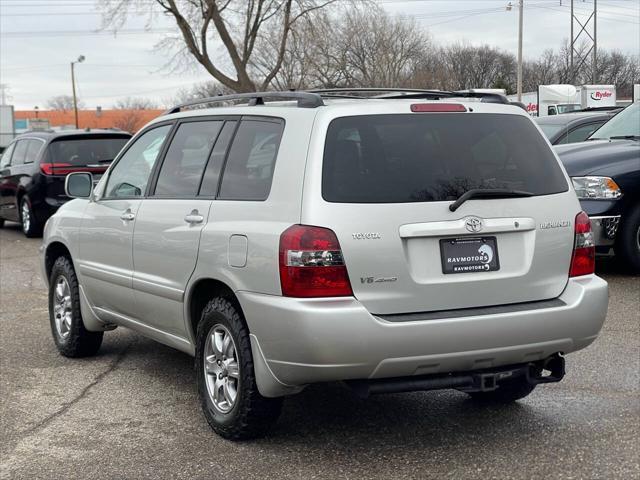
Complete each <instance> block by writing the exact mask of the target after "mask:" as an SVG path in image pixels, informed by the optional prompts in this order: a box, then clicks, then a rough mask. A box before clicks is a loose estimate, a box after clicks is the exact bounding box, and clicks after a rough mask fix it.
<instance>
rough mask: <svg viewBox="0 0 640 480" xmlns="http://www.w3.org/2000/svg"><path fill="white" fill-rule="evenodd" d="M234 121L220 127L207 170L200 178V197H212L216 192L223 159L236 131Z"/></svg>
mask: <svg viewBox="0 0 640 480" xmlns="http://www.w3.org/2000/svg"><path fill="white" fill-rule="evenodd" d="M237 123H238V122H236V121H227V122H225V124H224V127H222V131H221V132H220V135H218V140H216V144H215V145H214V147H213V151H212V152H211V157H210V158H209V163H207V169H206V170H205V172H204V177H203V178H202V186H201V187H200V195H204V196H213V195H215V194H216V192H217V190H218V179H219V178H220V170H221V169H222V163H223V162H224V157H225V156H226V155H227V149H228V148H229V143H230V142H231V139H232V138H233V132H235V130H236V124H237Z"/></svg>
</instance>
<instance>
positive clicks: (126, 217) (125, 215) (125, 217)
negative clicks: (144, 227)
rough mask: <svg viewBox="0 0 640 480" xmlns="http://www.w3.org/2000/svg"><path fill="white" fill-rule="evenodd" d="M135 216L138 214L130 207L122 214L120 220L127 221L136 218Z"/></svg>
mask: <svg viewBox="0 0 640 480" xmlns="http://www.w3.org/2000/svg"><path fill="white" fill-rule="evenodd" d="M135 218H136V216H135V215H134V214H133V213H132V212H131V210H129V209H127V211H126V212H124V213H123V214H122V215H120V220H124V221H125V222H130V221H131V220H135Z"/></svg>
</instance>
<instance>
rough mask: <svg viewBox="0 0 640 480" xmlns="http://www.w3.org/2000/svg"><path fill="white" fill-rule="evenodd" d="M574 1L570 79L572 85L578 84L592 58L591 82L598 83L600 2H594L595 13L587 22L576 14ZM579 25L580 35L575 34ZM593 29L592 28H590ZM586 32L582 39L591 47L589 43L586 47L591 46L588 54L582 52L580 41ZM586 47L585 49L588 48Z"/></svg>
mask: <svg viewBox="0 0 640 480" xmlns="http://www.w3.org/2000/svg"><path fill="white" fill-rule="evenodd" d="M573 2H574V0H571V62H570V79H571V83H575V82H576V76H577V74H578V73H579V72H580V69H581V68H582V67H583V66H584V65H585V64H586V63H587V60H589V56H591V75H590V77H591V82H592V83H598V58H597V54H598V28H597V19H598V0H593V11H592V12H591V15H589V18H587V21H586V22H582V21H580V18H578V17H577V16H576V14H575V10H574V8H573ZM576 23H577V24H578V26H579V27H580V28H579V29H578V33H577V34H576V33H575V29H574V26H575V24H576ZM589 27H591V28H589ZM583 32H584V35H585V36H586V37H588V40H587V38H585V36H582V38H583V39H584V40H585V41H587V42H588V41H589V40H590V42H589V43H591V45H590V46H589V44H588V43H587V45H586V46H589V48H588V49H587V51H586V53H583V52H581V51H580V50H579V49H580V45H579V43H578V40H579V39H580V38H581V35H582V33H583ZM586 46H585V48H586Z"/></svg>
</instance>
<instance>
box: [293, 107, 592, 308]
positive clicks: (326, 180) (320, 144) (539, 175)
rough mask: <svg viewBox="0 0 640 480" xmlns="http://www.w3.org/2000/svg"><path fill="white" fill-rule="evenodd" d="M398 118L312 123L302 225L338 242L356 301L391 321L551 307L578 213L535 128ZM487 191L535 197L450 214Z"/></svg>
mask: <svg viewBox="0 0 640 480" xmlns="http://www.w3.org/2000/svg"><path fill="white" fill-rule="evenodd" d="M405 108H406V109H405V110H404V113H400V112H402V111H403V108H402V107H399V109H398V110H399V111H398V113H396V114H373V115H355V116H353V114H352V115H351V116H344V117H340V118H335V119H327V120H322V121H321V122H318V123H317V125H318V128H319V129H320V131H322V129H323V128H326V129H327V133H326V135H323V134H322V133H318V136H319V138H317V139H315V140H314V141H315V142H316V143H315V144H314V145H315V147H314V148H313V149H312V151H313V153H312V155H314V156H313V158H310V166H309V167H308V168H307V174H306V177H305V197H304V204H303V214H302V223H304V224H311V225H318V226H323V227H329V228H331V229H333V230H334V231H335V233H336V235H337V237H338V239H339V242H340V244H341V247H342V252H343V254H344V259H345V263H346V267H347V270H348V273H349V278H350V281H351V285H352V288H353V292H354V294H355V296H356V297H357V298H358V300H360V301H361V302H362V303H363V304H364V305H365V306H366V307H367V308H368V309H369V310H370V311H371V312H373V313H378V314H394V313H408V312H424V311H440V310H450V309H459V308H469V307H478V306H488V305H501V304H508V303H520V302H529V301H535V300H542V299H550V298H555V297H557V296H558V295H559V294H560V293H561V292H562V290H563V289H564V287H565V285H566V282H567V278H568V271H569V264H570V261H571V254H572V249H573V223H574V219H575V216H576V214H577V213H578V211H579V206H578V204H577V201H576V199H575V195H574V194H573V192H572V191H570V190H569V187H568V183H567V180H566V178H565V175H564V173H563V171H562V169H561V167H560V166H559V164H558V161H557V159H556V158H555V156H554V155H553V153H552V152H551V150H550V148H549V146H548V144H547V143H546V142H545V140H544V138H543V137H542V136H541V135H540V133H539V131H538V130H537V129H536V128H535V127H534V125H533V124H532V123H531V120H530V119H528V118H526V117H525V116H524V115H519V114H497V113H482V109H483V107H482V106H480V105H479V106H478V107H474V109H473V110H475V111H473V112H472V111H471V110H470V109H469V110H466V111H464V112H459V113H409V112H410V110H409V104H406V107H405ZM489 108H491V107H489ZM492 108H493V109H494V110H495V108H496V107H492ZM372 110H374V109H372V108H368V111H372ZM389 110H390V109H389V108H387V109H386V110H385V112H388V111H389ZM489 111H491V110H489ZM323 122H324V123H323ZM319 165H322V166H321V167H320V166H319ZM487 188H493V189H496V188H501V189H507V190H518V191H529V192H530V193H531V194H532V196H530V197H522V198H497V199H471V200H468V201H467V202H465V203H464V204H462V205H461V206H460V208H459V209H457V210H455V211H451V210H450V208H449V207H450V205H451V204H452V203H453V201H454V200H456V199H457V198H458V197H460V195H462V194H463V193H465V192H467V191H469V190H471V189H487Z"/></svg>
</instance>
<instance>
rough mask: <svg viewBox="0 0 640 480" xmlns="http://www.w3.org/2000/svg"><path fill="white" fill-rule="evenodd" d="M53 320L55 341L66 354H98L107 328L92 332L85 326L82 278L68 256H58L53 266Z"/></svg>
mask: <svg viewBox="0 0 640 480" xmlns="http://www.w3.org/2000/svg"><path fill="white" fill-rule="evenodd" d="M49 322H50V324H51V334H52V335H53V341H54V342H55V344H56V347H57V348H58V351H59V352H60V353H61V354H62V355H64V356H65V357H72V358H75V357H88V356H91V355H95V354H96V353H97V351H98V349H99V348H100V345H101V344H102V337H103V332H90V331H88V330H87V329H86V328H85V327H84V323H83V321H82V313H81V311H80V290H79V288H78V278H77V277H76V272H75V270H74V269H73V264H72V263H71V260H70V259H69V258H68V257H58V258H57V259H56V261H55V262H54V264H53V268H52V269H51V276H50V278H49Z"/></svg>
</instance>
